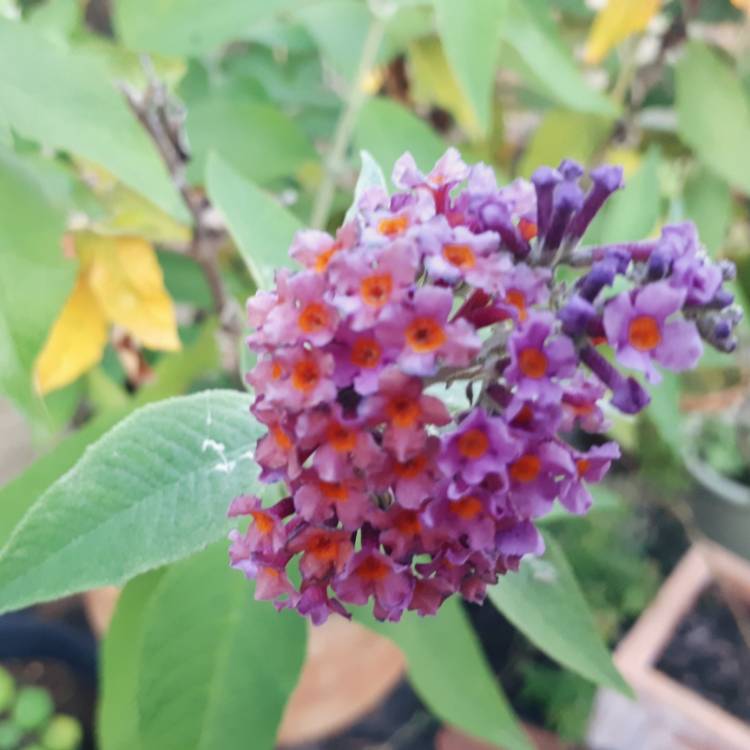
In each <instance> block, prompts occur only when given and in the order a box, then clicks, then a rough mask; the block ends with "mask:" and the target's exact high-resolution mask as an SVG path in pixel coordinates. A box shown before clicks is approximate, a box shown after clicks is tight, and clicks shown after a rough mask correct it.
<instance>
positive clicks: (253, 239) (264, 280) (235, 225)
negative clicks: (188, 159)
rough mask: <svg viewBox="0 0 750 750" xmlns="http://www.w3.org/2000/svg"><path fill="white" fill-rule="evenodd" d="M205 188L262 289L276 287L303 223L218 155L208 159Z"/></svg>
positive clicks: (212, 154)
mask: <svg viewBox="0 0 750 750" xmlns="http://www.w3.org/2000/svg"><path fill="white" fill-rule="evenodd" d="M206 188H207V189H208V195H209V197H210V198H211V201H212V202H213V204H214V205H215V206H216V207H217V208H218V209H219V210H220V211H221V212H222V213H223V214H224V218H225V219H226V222H227V225H228V226H229V231H230V232H231V233H232V237H233V238H234V241H235V242H236V243H237V247H238V249H239V251H240V254H241V255H242V258H243V260H244V261H245V263H246V265H247V267H248V269H249V271H250V273H251V275H252V276H253V278H254V279H255V283H256V284H257V285H258V287H259V288H266V289H267V288H269V287H271V286H272V285H273V274H274V271H275V269H277V268H278V267H279V266H283V265H290V263H291V261H290V260H289V245H290V243H291V241H292V238H293V237H294V233H295V232H296V231H297V230H298V229H301V227H302V225H301V224H300V222H299V221H298V220H297V219H296V218H295V217H294V216H293V215H292V214H290V213H289V211H287V210H286V209H285V208H284V207H283V206H282V205H281V204H280V203H279V202H278V201H277V200H276V199H275V198H274V197H273V196H272V195H271V194H270V193H267V192H266V191H265V190H262V189H261V188H259V187H258V186H257V185H256V184H255V183H253V182H251V181H250V180H248V179H246V178H244V177H243V176H242V175H240V174H239V173H238V172H237V171H236V170H235V169H234V168H233V167H231V166H229V164H227V162H226V161H224V159H222V158H221V157H220V156H219V155H218V154H216V153H211V154H209V156H208V166H207V170H206Z"/></svg>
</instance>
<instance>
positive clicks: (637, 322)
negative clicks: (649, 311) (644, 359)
mask: <svg viewBox="0 0 750 750" xmlns="http://www.w3.org/2000/svg"><path fill="white" fill-rule="evenodd" d="M628 341H629V342H630V345H631V346H632V347H633V348H634V349H637V350H638V351H639V352H650V351H651V350H652V349H655V348H656V347H657V346H659V344H660V343H661V331H660V330H659V324H658V323H657V322H656V319H655V318H652V317H651V316H650V315H639V316H638V317H636V318H633V320H631V321H630V325H629V326H628Z"/></svg>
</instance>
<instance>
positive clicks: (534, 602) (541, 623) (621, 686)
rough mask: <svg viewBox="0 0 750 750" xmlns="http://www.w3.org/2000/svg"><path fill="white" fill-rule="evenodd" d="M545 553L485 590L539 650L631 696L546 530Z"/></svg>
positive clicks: (565, 564) (575, 582)
mask: <svg viewBox="0 0 750 750" xmlns="http://www.w3.org/2000/svg"><path fill="white" fill-rule="evenodd" d="M545 542H546V544H547V551H546V552H545V554H544V557H542V558H536V557H529V558H526V559H525V560H524V562H522V563H521V568H520V570H519V571H518V572H517V573H509V574H508V575H505V576H503V577H502V578H501V579H500V582H499V583H498V584H497V585H495V586H493V587H492V588H490V589H489V598H490V600H491V601H492V603H493V604H494V605H495V606H496V607H497V608H498V609H499V610H500V611H501V612H502V613H503V615H505V617H507V618H508V620H510V621H511V622H512V623H513V625H515V626H516V627H517V628H518V629H519V630H520V631H521V632H522V633H523V634H524V635H525V636H526V637H527V638H528V639H529V640H530V641H531V642H532V643H533V644H534V645H535V646H536V647H537V648H538V649H540V650H541V651H544V653H545V654H547V655H548V656H550V657H551V658H553V659H555V660H556V661H558V662H559V663H560V664H562V665H563V666H565V667H568V669H572V670H573V671H574V672H578V674H580V675H583V676H584V677H586V678H588V679H589V680H591V681H592V682H595V683H597V684H599V685H604V686H606V687H611V688H614V689H615V690H620V691H621V692H623V693H626V694H628V695H629V694H630V689H629V688H628V686H627V684H626V683H625V681H624V680H623V679H622V677H621V676H620V673H619V672H618V671H617V670H616V669H615V667H614V664H613V663H612V658H611V657H610V655H609V652H608V651H607V648H606V647H605V646H604V644H603V643H602V640H601V638H600V636H599V634H598V633H597V631H596V626H595V624H594V618H593V616H592V614H591V611H590V610H589V606H588V604H587V603H586V600H585V599H584V597H583V594H582V593H581V590H580V588H579V586H578V583H577V581H576V579H575V575H574V574H573V571H572V570H571V568H570V565H569V564H568V561H567V559H566V558H565V554H564V553H563V551H562V549H561V548H560V546H559V545H558V544H557V543H556V542H555V540H554V539H553V538H552V537H551V536H550V535H549V534H545Z"/></svg>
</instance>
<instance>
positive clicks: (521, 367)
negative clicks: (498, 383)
mask: <svg viewBox="0 0 750 750" xmlns="http://www.w3.org/2000/svg"><path fill="white" fill-rule="evenodd" d="M553 323H554V319H553V318H552V316H551V315H548V314H545V313H535V314H534V315H532V316H530V317H529V319H528V320H527V322H526V323H524V324H523V325H522V326H521V327H520V328H519V329H518V330H517V331H516V332H514V333H513V334H512V335H511V337H510V340H509V347H508V348H509V354H510V366H509V367H508V369H507V370H506V371H505V378H506V380H507V381H508V382H509V383H513V384H515V385H516V386H517V388H518V391H517V393H518V395H519V396H524V397H526V396H533V397H537V398H542V399H545V398H548V399H554V398H557V397H558V395H559V393H560V387H559V385H557V384H556V383H554V382H553V380H552V379H553V378H555V379H557V378H565V377H568V376H570V375H572V374H573V372H574V371H575V367H576V356H575V350H574V348H573V344H572V342H571V341H570V339H569V338H568V337H567V336H562V335H558V336H554V335H552V327H553Z"/></svg>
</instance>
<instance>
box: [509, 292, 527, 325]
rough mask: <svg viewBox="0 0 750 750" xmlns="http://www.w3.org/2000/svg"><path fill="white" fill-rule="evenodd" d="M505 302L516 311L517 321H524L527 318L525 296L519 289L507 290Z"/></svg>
mask: <svg viewBox="0 0 750 750" xmlns="http://www.w3.org/2000/svg"><path fill="white" fill-rule="evenodd" d="M505 301H506V302H507V303H508V304H509V305H513V307H515V308H516V310H518V318H519V320H521V321H524V320H526V318H527V317H528V316H529V313H528V312H527V310H526V295H525V294H524V293H523V292H522V291H521V290H520V289H508V291H507V292H506V294H505Z"/></svg>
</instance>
